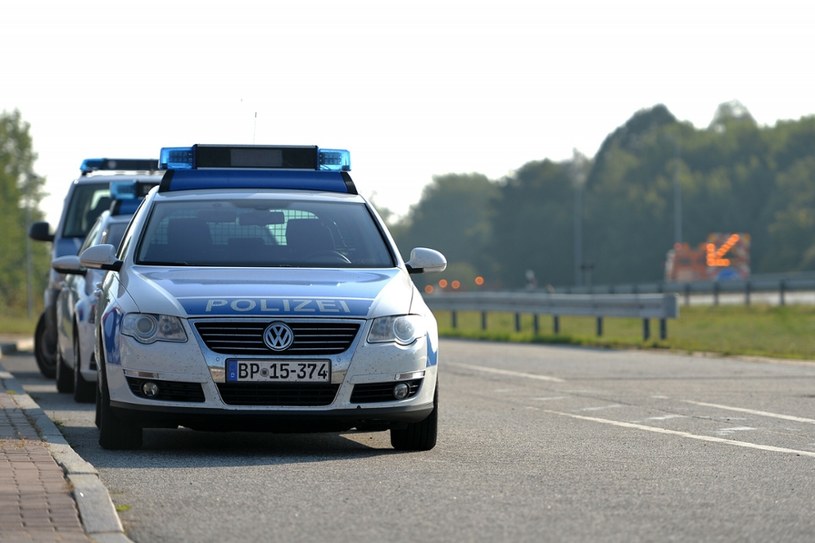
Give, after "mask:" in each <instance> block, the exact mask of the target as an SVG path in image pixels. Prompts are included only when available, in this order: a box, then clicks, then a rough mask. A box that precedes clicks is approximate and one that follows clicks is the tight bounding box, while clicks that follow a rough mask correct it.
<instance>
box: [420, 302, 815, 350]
mask: <svg viewBox="0 0 815 543" xmlns="http://www.w3.org/2000/svg"><path fill="white" fill-rule="evenodd" d="M436 318H437V319H438V321H439V333H440V335H442V336H443V337H459V338H469V339H483V340H491V341H510V342H524V343H552V344H564V345H581V346H594V347H607V348H638V349H669V350H674V351H682V352H710V353H718V354H721V355H741V356H766V357H771V358H788V359H798V360H813V361H815V307H813V306H763V305H762V306H755V305H753V306H697V307H693V306H691V307H682V308H681V309H680V316H679V318H678V319H673V320H669V321H668V334H667V338H666V339H665V340H661V339H659V322H658V321H656V320H652V321H651V323H650V328H651V338H650V339H649V340H647V341H644V340H643V322H642V319H623V318H607V319H603V335H602V336H599V337H598V336H597V333H596V320H595V319H594V318H593V317H561V318H560V333H559V334H555V333H554V332H553V318H552V317H551V316H548V315H540V316H539V318H538V323H539V327H538V333H537V334H536V333H535V332H534V330H533V317H532V315H521V321H520V324H521V327H520V331H516V329H515V315H514V313H489V314H488V316H487V328H486V329H485V330H482V328H481V313H479V312H460V313H458V315H457V327H456V328H453V327H452V326H451V315H450V312H447V311H439V312H436Z"/></svg>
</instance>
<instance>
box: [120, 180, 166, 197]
mask: <svg viewBox="0 0 815 543" xmlns="http://www.w3.org/2000/svg"><path fill="white" fill-rule="evenodd" d="M158 183H159V182H158V181H143V180H137V179H128V180H127V181H124V180H123V181H111V182H110V196H111V198H113V199H114V200H135V199H137V198H144V197H145V196H146V195H147V193H148V192H150V189H152V188H153V187H155V186H156V185H158Z"/></svg>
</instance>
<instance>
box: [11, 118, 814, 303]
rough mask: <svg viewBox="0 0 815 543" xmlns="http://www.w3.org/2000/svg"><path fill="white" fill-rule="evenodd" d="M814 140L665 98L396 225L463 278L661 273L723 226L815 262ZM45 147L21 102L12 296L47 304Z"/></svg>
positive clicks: (760, 262)
mask: <svg viewBox="0 0 815 543" xmlns="http://www.w3.org/2000/svg"><path fill="white" fill-rule="evenodd" d="M813 151H815V117H803V118H801V119H799V120H790V121H783V122H778V123H776V124H775V125H774V126H769V127H768V126H759V125H758V124H757V123H756V122H755V120H754V119H753V117H752V116H751V115H750V113H749V111H748V110H747V109H746V108H744V107H743V106H742V105H741V104H739V103H738V102H730V103H725V104H722V105H721V106H719V108H718V109H717V111H716V114H715V116H714V118H713V120H712V122H711V123H710V125H709V126H707V127H705V128H701V129H697V128H695V127H694V126H693V125H692V124H691V123H688V122H683V121H680V120H677V119H676V117H674V115H673V114H671V112H670V111H669V110H668V109H667V107H665V106H664V105H658V106H655V107H652V108H650V109H644V110H642V111H639V112H636V113H635V114H634V115H633V116H632V117H631V119H629V120H628V121H627V122H626V123H625V124H624V125H622V126H620V127H619V128H617V129H616V130H614V131H613V132H612V133H610V134H609V135H608V137H607V138H606V139H605V141H604V142H603V144H602V145H601V147H600V149H599V151H598V152H597V154H596V155H595V156H594V157H593V158H587V157H584V156H582V155H579V154H577V153H576V154H575V156H574V157H572V158H571V159H570V160H565V161H553V160H550V159H542V160H533V161H530V162H528V163H526V164H523V165H522V166H520V167H519V168H518V169H517V170H516V171H514V172H513V173H511V174H510V175H507V176H506V177H504V178H501V179H489V178H488V177H487V176H485V175H482V174H479V173H467V174H446V175H439V176H435V177H434V178H433V181H432V183H430V184H429V185H428V186H427V187H426V188H425V190H424V192H423V194H422V197H421V199H420V200H419V202H417V203H416V204H415V205H413V206H412V207H411V209H410V211H409V213H408V214H407V215H406V216H405V217H403V218H400V219H398V220H396V221H395V222H393V221H392V224H391V228H392V232H393V235H394V237H395V238H396V241H397V243H398V244H399V246H400V247H402V248H410V247H416V246H429V247H434V248H437V249H439V250H441V251H442V252H443V253H445V255H446V256H447V258H448V261H449V263H450V264H449V267H448V272H446V274H445V277H448V278H449V279H450V280H453V279H457V280H459V281H461V284H462V288H474V286H473V285H474V281H475V278H476V277H481V278H483V280H484V286H485V287H486V288H494V289H500V288H521V287H524V286H527V285H528V284H529V282H530V281H531V280H533V278H534V281H536V283H537V285H538V286H540V287H543V286H546V285H552V286H555V287H563V286H571V285H574V284H576V283H579V282H582V283H583V284H586V283H588V282H593V283H594V284H615V283H635V282H654V281H659V280H661V279H662V278H663V274H664V262H665V256H666V253H667V251H668V250H669V249H670V248H671V247H672V246H673V243H674V241H675V240H676V238H677V235H679V236H680V239H681V240H682V241H685V242H688V243H690V244H691V245H697V244H698V243H700V242H702V241H704V240H705V239H706V237H707V235H708V234H709V233H712V232H747V233H749V234H750V236H751V240H752V241H751V260H752V262H751V267H752V271H753V273H772V272H784V273H787V272H795V271H813V270H815V234H813V233H814V232H815V152H813ZM36 156H37V155H36V153H35V152H34V146H33V142H32V138H31V135H30V126H29V125H28V123H26V122H25V121H24V120H23V119H22V116H21V114H20V112H19V111H13V112H10V113H9V112H3V113H0V232H2V233H3V235H2V236H0V255H2V258H0V303H2V304H3V306H4V307H6V308H10V309H23V308H25V307H26V306H27V305H30V304H31V300H32V296H33V299H34V301H35V303H37V304H39V303H40V302H41V300H40V298H41V296H42V292H43V289H44V286H45V282H46V278H47V272H48V266H49V261H48V249H49V247H47V244H41V243H31V242H30V241H29V240H28V237H27V231H28V225H29V224H31V222H33V221H36V220H41V219H42V218H43V216H44V213H43V212H42V211H41V210H40V208H39V206H40V204H41V202H42V199H43V197H44V196H45V192H44V186H45V179H44V178H42V177H40V176H39V175H37V174H36V173H35V171H34V162H35V160H36ZM381 212H382V215H383V216H386V217H387V216H389V215H390V214H389V212H388V210H384V209H383V210H381ZM678 229H680V230H681V231H680V232H678ZM404 256H407V255H404ZM416 279H417V281H422V280H423V279H424V278H423V277H420V276H417V278H416Z"/></svg>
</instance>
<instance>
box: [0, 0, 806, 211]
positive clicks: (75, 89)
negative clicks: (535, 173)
mask: <svg viewBox="0 0 815 543" xmlns="http://www.w3.org/2000/svg"><path fill="white" fill-rule="evenodd" d="M813 29H815V7H812V5H811V2H806V1H790V0H775V1H774V2H766V1H761V2H757V1H753V0H740V1H730V0H683V1H681V2H680V1H673V0H663V1H658V2H655V1H653V0H616V1H613V2H611V1H606V0H564V1H553V0H539V1H519V0H502V1H500V2H496V1H493V2H482V1H479V0H469V1H465V2H461V1H457V0H456V1H446V0H413V1H411V2H399V1H397V2H383V1H355V0H346V1H344V2H337V1H332V0H298V1H297V2H269V1H249V0H230V1H228V2H223V1H219V2H211V1H209V0H197V1H196V2H189V1H185V0H175V1H168V0H159V1H156V0H139V1H126V0H125V1H117V2H111V1H110V0H106V1H83V0H74V1H72V2H65V1H61V0H49V1H44V0H4V2H3V8H2V16H0V66H2V68H0V112H2V111H5V112H11V111H14V110H19V111H20V114H21V116H22V118H23V120H24V121H25V122H27V123H28V124H29V125H30V134H31V136H32V138H33V147H34V151H35V152H36V153H37V155H38V159H37V162H36V163H35V165H34V169H35V172H36V173H37V174H39V175H41V176H43V177H45V178H46V179H47V183H46V190H47V191H48V192H49V193H50V195H49V196H48V197H47V198H46V200H45V201H44V202H43V204H42V206H41V207H42V209H43V211H44V212H45V213H46V216H47V218H48V219H49V220H50V221H51V222H52V224H53V223H55V222H56V221H57V219H58V218H59V213H60V210H61V205H62V198H63V197H64V195H65V192H66V190H67V187H68V184H69V183H70V182H71V180H72V179H74V178H75V177H76V176H77V175H78V174H79V165H80V163H81V162H82V160H83V159H84V158H90V157H115V158H127V157H148V158H153V157H158V153H159V150H160V148H161V147H165V146H186V145H192V144H195V143H210V144H230V143H235V144H286V145H318V146H320V147H327V148H344V149H348V150H349V151H350V152H351V167H352V172H351V173H352V177H353V178H354V181H355V183H356V185H357V187H358V189H359V190H360V192H361V193H362V194H363V195H365V196H366V197H369V198H372V199H373V200H374V202H375V203H376V204H377V205H378V206H382V207H385V208H388V209H390V210H391V211H393V212H394V213H396V215H397V216H402V215H404V214H406V213H407V212H408V211H409V209H410V206H411V205H414V204H416V203H417V202H418V201H419V200H420V198H421V195H422V190H423V188H424V187H425V186H426V185H427V184H428V183H430V182H432V179H433V177H434V176H437V175H443V174H447V173H481V174H484V175H486V176H488V177H489V178H490V179H495V180H498V179H500V178H502V177H504V176H506V175H509V174H511V173H512V171H513V170H515V169H517V168H520V167H521V166H522V165H524V164H525V163H527V162H530V161H533V160H542V159H545V158H549V159H552V160H567V159H570V158H571V157H572V156H573V153H574V151H575V150H577V151H579V152H581V153H583V154H584V155H586V156H589V157H592V156H594V155H595V154H596V152H597V150H598V149H599V147H600V145H601V144H602V142H603V140H604V139H605V138H606V136H607V135H608V134H609V133H611V132H613V131H614V130H615V129H616V128H617V127H619V126H621V125H622V124H624V123H625V122H626V121H627V120H628V119H630V118H631V117H632V116H633V115H634V114H635V113H636V112H637V111H639V110H641V109H645V108H650V107H653V106H654V105H657V104H664V105H665V106H667V107H668V109H669V110H670V111H671V112H672V113H673V114H674V115H675V116H676V117H677V118H678V119H680V120H681V121H686V122H690V123H692V124H693V125H694V126H696V127H697V128H704V127H706V126H708V125H709V123H710V121H711V120H712V118H713V115H714V113H715V111H716V109H717V107H718V106H719V104H721V103H724V102H729V101H732V100H738V101H740V102H741V103H742V104H743V105H744V106H745V107H746V108H747V109H748V110H749V112H750V113H751V114H752V116H753V117H754V118H755V119H756V121H757V122H758V123H759V124H761V125H765V126H771V125H774V124H775V123H776V122H778V121H779V120H786V119H799V118H801V117H804V116H810V115H813V114H815V72H813V70H812V68H811V66H812V65H813V64H814V63H815V32H814V31H813Z"/></svg>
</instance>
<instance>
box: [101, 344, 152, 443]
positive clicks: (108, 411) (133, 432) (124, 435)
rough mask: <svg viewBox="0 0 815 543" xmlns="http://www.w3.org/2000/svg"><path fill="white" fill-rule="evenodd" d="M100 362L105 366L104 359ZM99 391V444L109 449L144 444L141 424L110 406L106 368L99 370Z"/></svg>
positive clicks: (102, 366)
mask: <svg viewBox="0 0 815 543" xmlns="http://www.w3.org/2000/svg"><path fill="white" fill-rule="evenodd" d="M99 364H100V368H104V364H105V362H104V361H103V360H100V361H99ZM97 393H98V398H97V413H98V426H99V445H100V446H101V447H102V448H103V449H107V450H131V449H140V448H141V446H142V429H141V426H138V425H137V424H134V423H132V422H130V421H126V420H123V419H121V418H120V417H117V416H116V413H115V412H114V411H113V408H112V407H111V406H110V392H109V390H108V383H107V377H106V375H105V371H104V369H102V370H101V371H100V372H99V387H98V390H97Z"/></svg>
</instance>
